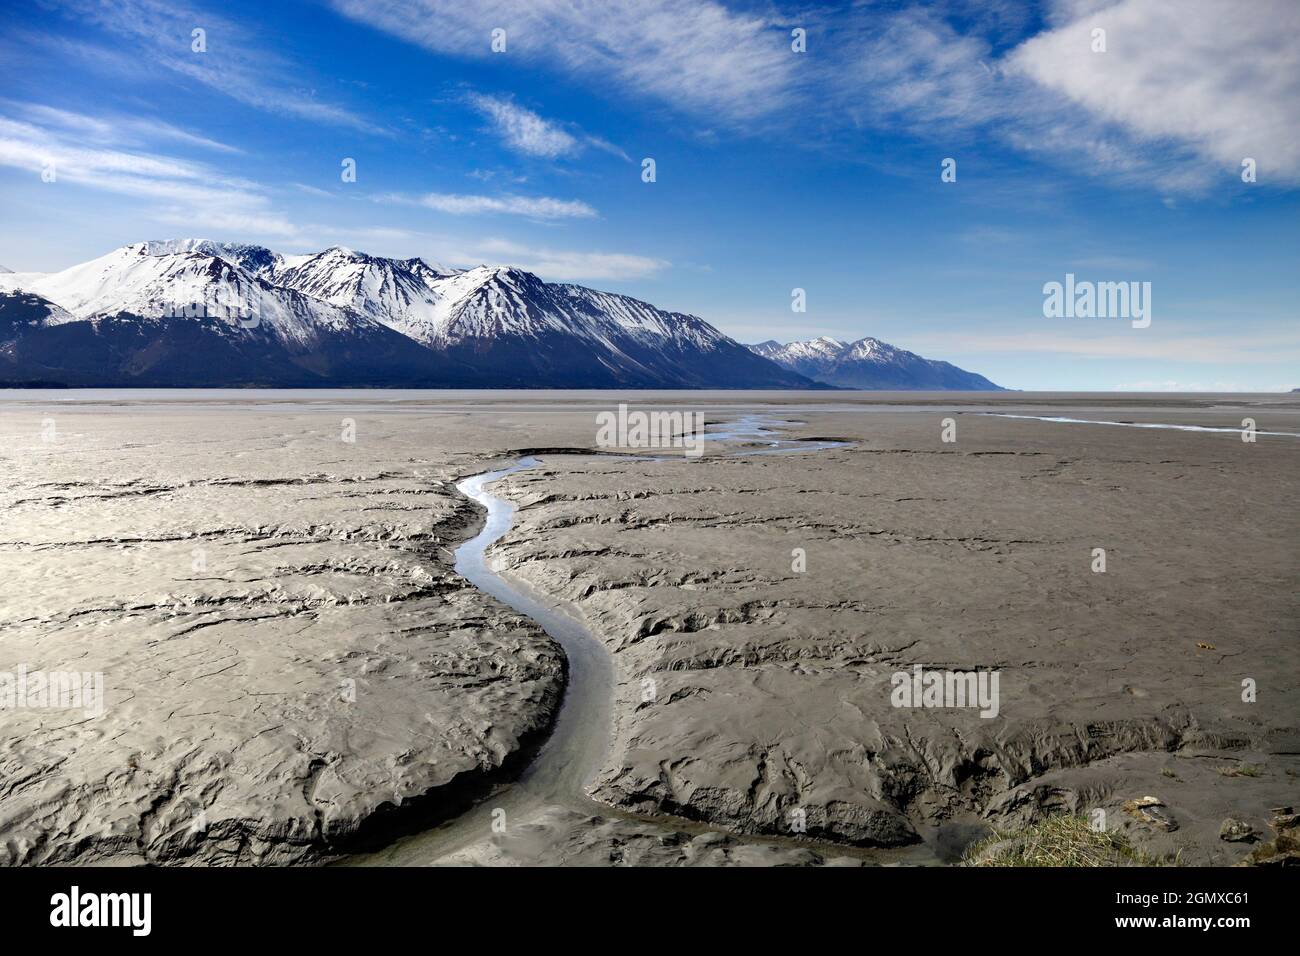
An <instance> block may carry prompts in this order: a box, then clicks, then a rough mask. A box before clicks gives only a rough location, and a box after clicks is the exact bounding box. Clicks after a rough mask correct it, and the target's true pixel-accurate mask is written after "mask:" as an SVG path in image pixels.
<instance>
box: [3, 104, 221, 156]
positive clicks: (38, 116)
mask: <svg viewBox="0 0 1300 956" xmlns="http://www.w3.org/2000/svg"><path fill="white" fill-rule="evenodd" d="M3 102H4V105H5V106H6V107H7V108H8V109H10V110H12V111H14V112H16V113H19V114H21V115H23V116H25V117H27V118H28V119H29V120H31V121H32V122H34V123H39V124H41V125H43V126H46V127H54V128H57V129H61V130H64V131H66V132H69V133H76V134H77V135H78V137H79V138H80V139H81V140H82V141H83V142H86V141H89V142H92V143H117V144H129V145H132V146H143V145H148V144H150V143H152V142H155V141H157V140H159V139H168V140H172V141H173V142H177V143H182V144H184V145H186V146H197V147H200V148H202V149H210V150H213V151H215V152H221V153H242V152H243V150H241V149H239V148H238V147H235V146H230V145H229V144H227V143H219V142H217V141H216V140H212V139H208V138H207V137H206V136H199V135H198V134H196V133H191V132H189V131H187V130H183V129H181V128H179V127H177V126H173V125H172V124H170V123H166V122H163V121H162V120H158V119H152V118H149V117H141V116H125V115H122V114H120V113H106V114H102V115H99V116H87V115H86V114H84V113H74V112H72V111H70V110H63V109H58V108H56V107H53V106H46V105H44V104H41V103H21V102H16V101H13V100H5V101H3Z"/></svg>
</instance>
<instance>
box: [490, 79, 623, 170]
mask: <svg viewBox="0 0 1300 956" xmlns="http://www.w3.org/2000/svg"><path fill="white" fill-rule="evenodd" d="M469 102H470V105H471V106H473V107H474V108H475V109H476V110H478V111H479V112H480V113H482V114H483V115H484V116H486V117H487V118H488V119H490V120H491V121H492V124H493V127H494V128H495V130H496V132H497V134H498V135H499V136H500V137H501V139H502V140H503V141H504V142H505V144H506V145H507V146H509V147H510V148H511V149H513V150H516V151H517V152H520V153H524V154H526V155H528V156H539V157H542V158H544V159H559V158H561V157H570V156H577V155H578V154H580V153H582V152H583V151H584V149H585V148H586V147H588V146H590V147H593V148H595V149H599V150H601V151H603V152H606V153H610V154H611V155H614V156H618V157H620V158H621V159H624V160H627V159H628V155H627V153H625V152H624V151H623V150H622V149H620V148H619V147H618V146H615V145H614V144H613V143H611V142H609V141H608V140H604V139H601V138H600V137H599V136H590V135H588V134H587V133H584V132H582V131H581V130H579V129H578V128H577V127H576V126H575V125H573V124H568V125H567V126H566V125H564V124H561V123H558V122H556V121H555V120H549V119H546V118H545V117H544V116H541V115H539V114H538V113H534V112H533V111H532V110H530V109H526V108H525V107H522V106H520V105H519V104H518V103H516V102H515V101H514V100H513V99H510V98H509V97H505V96H490V95H488V94H486V93H471V94H470V95H469Z"/></svg>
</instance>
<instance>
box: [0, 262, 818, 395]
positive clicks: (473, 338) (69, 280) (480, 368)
mask: <svg viewBox="0 0 1300 956" xmlns="http://www.w3.org/2000/svg"><path fill="white" fill-rule="evenodd" d="M5 291H8V292H9V293H10V294H9V295H8V296H3V299H4V301H5V302H6V303H7V304H8V307H9V308H10V309H15V310H22V309H28V308H30V301H29V300H27V299H18V298H14V296H15V295H18V294H19V293H21V294H25V295H31V294H34V295H36V296H39V297H40V298H41V300H43V301H44V302H46V303H49V304H51V305H53V306H56V307H57V309H51V310H49V311H48V313H47V315H46V316H45V318H43V319H42V321H40V322H39V323H36V324H31V323H28V324H22V325H20V326H14V327H13V328H12V329H10V330H9V331H5V329H4V327H3V326H0V350H7V351H4V354H5V355H6V356H7V359H6V363H5V364H4V365H2V366H0V371H3V373H4V378H3V381H16V380H24V381H33V380H40V381H46V380H54V381H63V382H65V383H67V384H95V385H102V386H110V385H114V384H123V385H126V384H149V385H162V384H168V385H208V386H210V385H220V384H230V385H251V384H261V385H294V386H298V385H304V384H314V385H370V386H382V385H401V386H423V387H466V386H476V385H477V386H483V387H503V386H510V387H521V388H537V387H550V388H591V387H604V388H627V387H634V388H635V387H643V388H650V387H653V388H808V387H817V386H816V384H815V383H813V382H811V381H809V380H807V379H805V378H803V377H802V376H800V375H798V374H796V373H793V372H790V371H788V370H786V369H783V368H782V367H781V366H779V365H777V364H775V363H773V362H769V361H767V360H766V359H764V358H762V357H760V356H757V355H755V354H754V353H752V352H750V351H749V350H748V349H746V348H745V347H744V346H742V345H740V344H739V343H737V342H735V341H733V340H732V339H730V338H728V337H727V336H725V335H723V334H722V333H721V332H719V331H718V330H717V329H715V328H714V327H713V326H711V325H709V324H708V323H707V322H705V321H704V320H702V319H699V318H697V317H695V316H691V315H684V314H681V313H675V312H664V311H662V310H659V309H656V308H655V307H653V306H651V305H649V304H647V303H644V302H640V301H638V300H635V299H631V298H628V297H627V296H621V295H615V294H612V293H605V292H597V291H595V290H592V289H586V288H583V287H581V286H574V285H561V284H552V283H547V282H543V281H542V280H541V279H539V278H538V277H537V276H535V275H533V274H531V273H528V272H524V271H522V270H519V269H509V268H492V267H488V266H480V267H478V268H475V269H469V270H465V271H459V270H452V269H445V268H443V267H441V266H438V265H436V264H431V263H428V262H426V261H424V260H422V259H387V258H383V257H379V256H369V255H366V254H365V253H360V252H353V251H351V250H348V249H343V248H338V247H335V248H331V249H327V250H325V251H324V252H321V253H317V254H315V255H300V256H283V255H280V254H278V253H275V252H272V251H271V250H269V249H265V248H262V247H260V246H252V245H244V244H237V243H218V242H212V241H209V240H203V239H181V240H165V241H155V242H141V243H134V244H132V245H128V246H123V247H122V248H120V249H116V250H114V251H113V252H110V253H109V254H107V255H105V256H101V257H99V258H98V259H94V260H91V261H90V262H86V263H82V264H80V265H76V266H73V267H71V268H69V269H64V270H62V271H60V272H53V273H46V274H38V273H9V274H5V275H0V293H3V292H5ZM24 303H26V304H24ZM56 340H57V341H58V342H60V343H61V345H62V348H63V350H64V351H63V354H62V355H60V353H59V352H58V351H57V350H55V351H51V349H50V348H49V345H50V343H51V342H54V341H56ZM24 362H27V363H28V365H29V366H30V367H26V366H24Z"/></svg>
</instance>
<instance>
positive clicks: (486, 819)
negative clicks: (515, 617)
mask: <svg viewBox="0 0 1300 956" xmlns="http://www.w3.org/2000/svg"><path fill="white" fill-rule="evenodd" d="M784 424H788V423H786V422H783V421H779V420H775V419H771V418H767V417H763V416H756V415H755V416H746V417H744V418H741V419H739V420H737V421H734V422H726V423H723V424H722V425H721V426H719V427H718V428H717V429H716V430H714V431H711V432H709V433H708V434H707V435H706V436H705V438H706V440H707V441H709V442H711V443H721V442H745V443H747V444H750V445H753V444H761V445H762V446H763V447H761V448H752V447H750V448H744V449H738V450H736V451H733V452H729V453H725V454H722V455H718V454H714V455H711V456H705V457H703V458H699V459H693V460H691V459H687V460H691V461H692V466H693V467H707V462H708V460H709V457H727V458H738V457H745V456H750V455H772V454H792V453H797V452H811V451H822V450H825V449H829V448H839V447H843V446H844V444H845V443H844V442H836V441H799V440H796V439H782V438H780V437H779V432H778V431H776V430H775V429H776V428H778V427H779V426H781V425H784ZM627 457H628V458H629V459H633V460H637V461H681V460H682V459H681V458H679V457H672V458H667V457H663V458H659V457H650V456H639V455H638V456H633V455H629V456H627ZM540 464H541V460H540V459H538V458H534V457H526V458H521V459H520V460H519V461H517V462H515V463H514V464H512V465H510V466H508V467H506V468H501V469H498V470H495V471H487V472H483V473H481V474H478V475H473V476H472V477H469V478H465V479H464V480H462V481H460V482H458V483H457V485H456V488H457V490H458V491H460V492H461V493H462V494H463V495H465V496H466V497H468V498H471V499H473V500H474V501H476V502H478V503H479V504H480V505H482V506H483V507H484V508H486V509H487V519H486V521H485V522H484V524H483V528H482V530H481V531H479V533H478V534H476V535H475V536H474V537H473V538H471V539H470V540H468V541H466V542H465V543H464V544H462V545H461V546H460V547H458V548H457V549H456V552H455V571H456V573H457V574H459V575H461V576H462V577H463V578H465V579H466V580H467V581H469V582H470V583H471V584H472V585H474V587H476V588H478V589H479V590H480V591H482V592H484V593H485V594H489V595H491V596H492V597H494V598H496V599H497V600H498V601H500V602H501V603H502V604H504V605H506V606H507V607H509V608H511V609H512V610H514V611H516V612H518V613H519V614H522V615H524V616H525V617H528V618H530V619H532V620H533V621H534V622H535V623H537V624H538V625H539V626H540V627H541V628H542V629H543V630H544V631H546V633H547V634H548V635H550V636H551V637H552V638H553V639H554V640H555V641H556V642H557V643H559V645H560V646H561V647H562V648H563V649H564V653H565V655H566V656H567V658H568V681H567V684H566V686H565V691H564V698H563V700H562V702H561V704H560V709H559V713H558V714H557V716H556V718H555V721H554V723H553V724H552V728H551V732H550V734H549V735H548V737H547V739H546V741H545V743H544V744H543V745H542V746H541V748H540V749H539V750H538V752H537V754H536V756H535V757H534V758H533V759H532V760H531V762H530V763H529V764H528V765H527V767H526V768H525V769H524V770H523V771H522V772H521V773H520V774H519V776H518V777H516V778H515V779H514V780H512V781H510V782H509V783H505V784H502V785H501V786H500V787H498V788H496V789H495V790H493V791H492V792H491V793H490V795H489V796H488V797H486V798H484V799H482V800H480V801H479V802H478V803H477V804H475V805H474V806H473V807H472V808H471V809H469V810H468V811H466V812H465V813H463V814H461V815H459V816H457V817H455V818H453V819H450V820H447V821H446V822H444V823H442V824H440V825H438V826H435V827H434V828H432V829H430V830H426V831H423V832H421V833H418V834H414V835H412V836H408V837H404V838H401V839H399V840H397V841H395V842H394V843H392V844H391V845H389V846H387V847H385V848H383V849H381V850H379V851H376V852H373V853H367V854H363V855H358V856H356V857H353V858H350V859H349V860H347V861H345V862H349V863H360V864H365V865H388V866H392V865H399V866H400V865H427V864H429V863H432V862H435V861H436V860H438V859H441V858H442V857H445V856H447V855H448V854H450V853H454V852H455V851H457V850H460V849H463V848H464V847H467V846H469V845H471V844H473V843H477V842H479V841H481V840H483V839H485V838H486V837H488V836H489V835H490V834H491V833H492V829H491V824H492V814H493V812H494V811H496V810H504V811H505V813H506V819H508V820H510V819H513V820H519V819H522V818H524V817H525V816H526V815H527V814H528V813H529V812H530V811H535V810H537V809H540V808H541V807H544V806H550V805H558V806H563V807H568V808H577V809H581V810H585V811H587V812H590V813H593V814H603V815H605V816H623V817H627V816H630V815H629V814H625V813H622V812H620V811H618V810H616V809H614V808H612V807H608V806H605V805H604V804H599V803H597V802H596V801H594V800H592V799H591V798H590V797H588V796H587V794H586V789H585V788H586V784H587V783H588V782H589V781H590V780H591V779H592V777H593V776H594V775H595V773H596V771H597V770H598V769H599V767H600V763H601V759H602V758H603V757H604V755H605V751H606V749H607V747H608V745H609V739H610V728H611V713H612V705H613V700H614V691H615V673H614V661H613V659H612V657H611V656H610V654H609V652H608V651H607V650H606V649H605V646H604V645H603V644H602V643H601V642H600V639H599V638H597V637H596V636H595V635H594V634H593V633H592V632H591V630H590V629H589V628H588V627H587V626H586V625H585V624H584V623H583V621H582V620H581V617H580V615H579V614H578V612H577V611H576V609H574V608H570V607H567V606H565V604H564V603H563V602H559V601H557V600H556V599H554V598H548V597H547V596H546V595H543V594H541V593H539V592H537V591H536V590H534V589H533V588H531V587H529V586H528V585H527V584H526V583H524V582H523V581H521V580H519V579H518V578H516V577H513V576H511V577H506V576H503V575H502V574H500V573H498V572H497V571H495V570H493V569H492V567H491V565H490V563H489V559H488V557H487V553H488V551H489V549H490V548H491V547H492V545H494V544H496V542H498V541H499V540H501V538H503V537H504V536H505V535H506V534H507V533H508V532H509V531H510V529H511V528H512V527H513V526H514V515H515V510H516V508H515V505H514V503H513V502H511V501H509V500H508V499H506V498H501V497H498V496H496V495H493V494H491V493H490V492H489V491H488V490H487V489H488V486H490V485H492V484H493V483H494V482H496V481H499V480H500V479H502V478H505V477H506V476H507V475H512V474H515V473H516V472H519V471H523V470H526V469H529V468H535V467H537V466H538V465H540ZM660 822H661V823H662V825H664V826H665V827H666V828H667V827H671V828H673V829H680V830H684V831H688V832H703V831H706V830H711V829H718V828H713V827H709V826H706V825H702V824H698V823H694V822H688V821H685V820H680V821H679V820H677V819H675V818H668V819H667V820H663V821H660ZM747 839H748V838H747ZM753 839H754V842H784V841H781V840H780V838H772V839H770V840H769V839H764V838H753ZM828 849H832V852H841V848H839V847H835V848H829V847H828ZM842 852H844V853H846V854H847V853H853V852H854V851H853V850H852V848H843V850H842Z"/></svg>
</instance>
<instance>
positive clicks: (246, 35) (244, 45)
mask: <svg viewBox="0 0 1300 956" xmlns="http://www.w3.org/2000/svg"><path fill="white" fill-rule="evenodd" d="M60 6H61V12H62V13H64V14H65V15H67V16H70V17H74V18H76V19H77V20H78V21H79V22H80V23H83V24H91V25H93V26H96V27H99V28H101V29H103V30H105V31H107V32H109V33H112V34H114V35H116V36H117V37H119V38H125V39H126V40H127V41H129V42H131V43H133V44H135V45H136V48H135V49H134V50H133V52H134V54H135V55H134V56H133V57H126V58H125V60H126V62H127V63H131V62H134V61H136V60H138V59H140V58H143V59H144V60H145V61H146V62H147V63H148V64H149V65H150V67H151V68H154V69H156V68H158V67H162V68H165V69H169V70H172V71H174V72H176V73H180V74H182V75H184V76H187V77H189V78H190V79H192V80H194V81H196V82H199V83H202V84H204V85H205V86H208V87H211V88H212V89H214V90H217V91H218V92H220V93H223V94H224V95H226V96H229V97H231V98H232V99H235V100H238V101H240V102H241V103H245V104H247V105H249V106H253V107H255V108H257V109H261V110H265V111H267V112H271V113H278V114H281V115H287V116H296V117H299V118H301V119H307V120H312V121H315V122H321V123H328V124H331V125H336V126H347V127H351V128H353V129H356V130H361V131H364V132H369V133H378V134H383V135H388V131H387V130H385V129H383V128H381V127H377V126H375V125H374V124H372V123H371V122H369V121H368V120H366V119H365V118H363V117H361V116H359V115H357V114H356V113H354V112H352V111H351V110H348V109H346V108H344V107H341V106H337V105H335V104H332V103H327V102H322V101H320V100H318V99H316V97H315V95H314V94H313V93H312V92H310V91H309V90H304V89H303V88H302V87H301V85H300V84H301V83H302V80H301V70H300V69H299V68H296V67H294V66H293V65H291V64H289V63H287V62H285V61H284V60H283V59H281V58H280V57H279V56H277V55H276V54H275V53H274V52H272V51H271V50H268V49H267V48H266V47H264V46H261V45H260V44H258V43H257V41H256V34H253V33H251V32H249V31H246V30H244V29H242V28H240V27H239V26H237V25H236V24H235V23H233V22H232V21H230V20H226V19H224V18H222V17H219V16H217V15H216V14H213V13H211V12H209V11H206V10H205V11H199V10H196V9H194V8H192V7H189V6H187V5H185V4H183V3H180V2H177V0H114V2H112V3H107V2H97V0H63V2H62V3H61V5H60ZM196 27H201V28H202V29H203V30H205V31H206V43H207V51H206V52H203V53H197V52H193V51H192V50H191V46H190V45H191V39H190V36H191V31H192V30H194V29H195V28H196ZM52 42H55V43H58V42H59V41H58V39H55V40H53V41H52ZM123 59H124V58H122V57H116V56H115V55H114V54H113V53H112V52H109V51H104V55H103V62H104V63H105V64H112V63H114V62H119V61H121V60H123Z"/></svg>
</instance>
